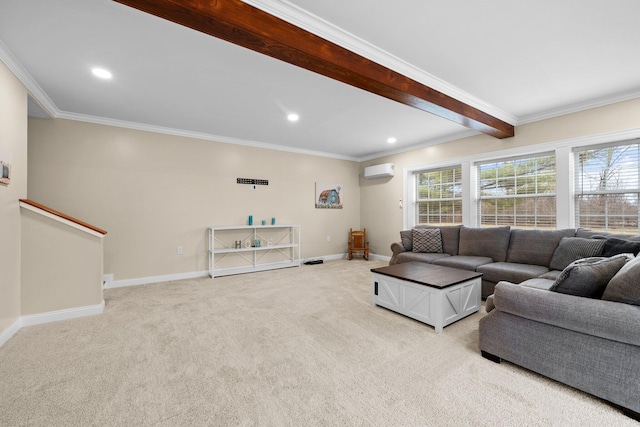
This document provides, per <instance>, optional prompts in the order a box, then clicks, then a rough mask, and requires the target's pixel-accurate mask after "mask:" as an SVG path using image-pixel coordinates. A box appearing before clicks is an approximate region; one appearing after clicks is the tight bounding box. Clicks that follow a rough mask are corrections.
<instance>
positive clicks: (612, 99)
mask: <svg viewBox="0 0 640 427" xmlns="http://www.w3.org/2000/svg"><path fill="white" fill-rule="evenodd" d="M636 98H640V89H639V90H636V91H633V92H628V93H623V94H616V95H612V96H606V97H602V98H598V99H594V100H590V101H585V102H580V103H577V104H571V105H569V106H565V107H560V108H555V109H553V110H547V111H544V112H542V113H536V114H529V115H527V116H523V117H521V118H520V119H519V120H518V122H517V123H516V126H520V125H524V124H528V123H533V122H539V121H541V120H547V119H552V118H554V117H559V116H564V115H565V114H572V113H578V112H580V111H585V110H590V109H592V108H598V107H604V106H606V105H611V104H616V103H618V102H624V101H630V100H632V99H636Z"/></svg>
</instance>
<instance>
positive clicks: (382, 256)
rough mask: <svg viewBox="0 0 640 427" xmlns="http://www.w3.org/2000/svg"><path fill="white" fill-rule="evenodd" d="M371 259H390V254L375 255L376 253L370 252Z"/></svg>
mask: <svg viewBox="0 0 640 427" xmlns="http://www.w3.org/2000/svg"><path fill="white" fill-rule="evenodd" d="M369 256H370V257H371V258H372V259H379V260H380V261H387V262H389V261H391V257H390V256H385V255H376V254H370V255H369Z"/></svg>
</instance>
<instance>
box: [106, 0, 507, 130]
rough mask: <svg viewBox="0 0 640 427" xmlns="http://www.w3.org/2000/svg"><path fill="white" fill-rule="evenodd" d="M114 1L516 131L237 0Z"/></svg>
mask: <svg viewBox="0 0 640 427" xmlns="http://www.w3.org/2000/svg"><path fill="white" fill-rule="evenodd" d="M114 1H116V2H118V3H122V4H125V5H128V6H130V7H133V8H135V9H138V10H141V11H144V12H147V13H150V14H152V15H155V16H158V17H160V18H164V19H167V20H169V21H172V22H175V23H177V24H180V25H184V26H186V27H189V28H193V29H194V30H197V31H201V32H203V33H206V34H209V35H211V36H213V37H217V38H220V39H223V40H226V41H228V42H231V43H234V44H236V45H239V46H243V47H245V48H248V49H251V50H253V51H256V52H260V53H262V54H265V55H269V56H271V57H273V58H276V59H279V60H281V61H285V62H288V63H289V64H292V65H295V66H298V67H301V68H304V69H307V70H310V71H313V72H316V73H318V74H321V75H323V76H326V77H329V78H332V79H335V80H338V81H341V82H343V83H346V84H348V85H351V86H355V87H358V88H360V89H363V90H366V91H368V92H371V93H374V94H376V95H380V96H383V97H385V98H388V99H392V100H394V101H397V102H400V103H402V104H405V105H409V106H411V107H415V108H418V109H420V110H423V111H426V112H428V113H431V114H435V115H436V116H439V117H442V118H444V119H447V120H450V121H452V122H455V123H458V124H460V125H462V126H465V127H467V128H470V129H473V130H476V131H479V132H482V133H485V134H487V135H491V136H494V137H496V138H508V137H512V136H513V135H514V127H513V125H510V124H508V123H506V122H504V121H502V120H500V119H498V118H496V117H493V116H491V115H489V114H487V113H485V112H483V111H481V110H478V109H477V108H475V107H472V106H470V105H468V104H465V103H464V102H461V101H458V100H457V99H455V98H452V97H450V96H448V95H446V94H444V93H442V92H439V91H437V90H435V89H432V88H430V87H428V86H426V85H424V84H422V83H419V82H417V81H415V80H412V79H410V78H409V77H406V76H404V75H402V74H400V73H397V72H395V71H393V70H391V69H389V68H386V67H384V66H382V65H380V64H378V63H376V62H373V61H371V60H369V59H367V58H365V57H363V56H361V55H358V54H356V53H354V52H351V51H349V50H347V49H345V48H343V47H341V46H338V45H337V44H335V43H332V42H330V41H328V40H325V39H323V38H321V37H319V36H317V35H315V34H313V33H310V32H309V31H306V30H303V29H301V28H299V27H296V26H295V25H293V24H290V23H288V22H286V21H284V20H282V19H280V18H278V17H275V16H273V15H270V14H268V13H266V12H263V11H262V10H260V9H258V8H256V7H254V6H251V5H249V4H246V3H243V2H242V1H240V0H183V1H178V0H114Z"/></svg>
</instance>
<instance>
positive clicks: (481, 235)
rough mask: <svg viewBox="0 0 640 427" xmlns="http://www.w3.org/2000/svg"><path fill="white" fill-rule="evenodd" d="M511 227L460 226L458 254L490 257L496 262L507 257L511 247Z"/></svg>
mask: <svg viewBox="0 0 640 427" xmlns="http://www.w3.org/2000/svg"><path fill="white" fill-rule="evenodd" d="M510 229H511V227H509V226H505V227H491V228H470V227H465V226H462V227H461V228H460V243H459V244H458V255H464V256H472V257H489V258H491V259H492V260H493V261H494V262H503V261H506V259H507V249H508V248H509V230H510Z"/></svg>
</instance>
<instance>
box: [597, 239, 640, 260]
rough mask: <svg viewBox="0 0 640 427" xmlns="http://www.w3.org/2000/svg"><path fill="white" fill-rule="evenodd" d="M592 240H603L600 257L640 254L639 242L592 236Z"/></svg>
mask: <svg viewBox="0 0 640 427" xmlns="http://www.w3.org/2000/svg"><path fill="white" fill-rule="evenodd" d="M593 239H605V241H604V248H603V249H602V256H614V255H619V254H633V255H634V256H636V255H638V253H639V252H640V242H639V241H633V240H626V239H619V238H617V237H607V236H593Z"/></svg>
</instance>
